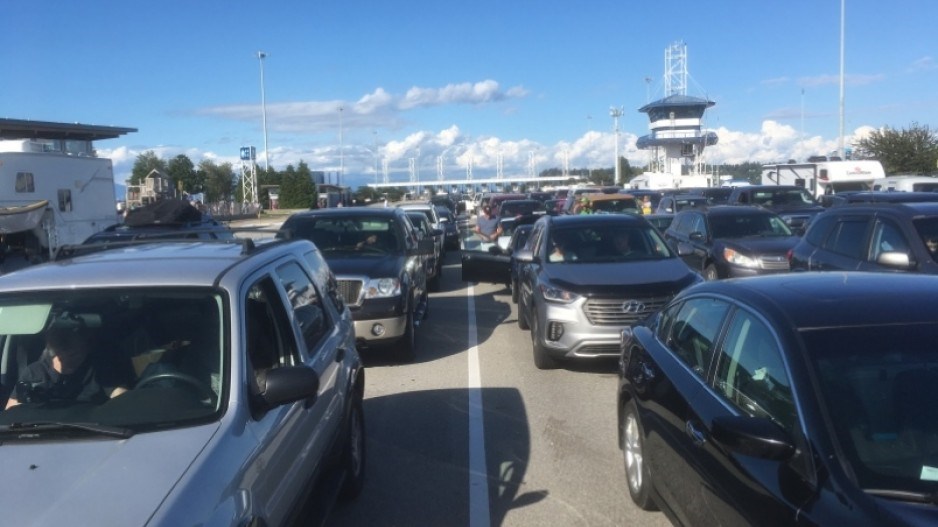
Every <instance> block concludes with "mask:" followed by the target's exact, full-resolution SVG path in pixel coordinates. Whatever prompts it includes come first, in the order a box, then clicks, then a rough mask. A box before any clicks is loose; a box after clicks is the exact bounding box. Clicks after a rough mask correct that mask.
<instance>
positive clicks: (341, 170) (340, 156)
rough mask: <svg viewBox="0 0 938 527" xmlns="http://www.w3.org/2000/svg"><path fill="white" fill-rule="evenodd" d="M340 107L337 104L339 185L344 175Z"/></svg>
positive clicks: (343, 147)
mask: <svg viewBox="0 0 938 527" xmlns="http://www.w3.org/2000/svg"><path fill="white" fill-rule="evenodd" d="M342 109H343V108H342V107H341V106H339V178H338V179H339V186H340V187H341V186H342V179H343V178H344V176H345V142H344V139H343V137H342V133H343V131H344V125H343V123H342Z"/></svg>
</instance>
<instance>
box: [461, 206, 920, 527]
mask: <svg viewBox="0 0 938 527" xmlns="http://www.w3.org/2000/svg"><path fill="white" fill-rule="evenodd" d="M751 190H752V192H750V193H748V194H746V195H747V196H748V197H749V199H765V197H766V196H774V197H776V199H778V198H779V197H782V199H781V200H780V201H784V199H786V198H788V197H789V196H788V194H789V193H787V192H786V193H780V194H774V193H771V192H766V191H765V190H764V189H758V188H756V189H751ZM786 190H787V189H786ZM740 194H742V193H738V192H737V199H738V195H740ZM790 194H792V195H794V196H795V198H794V199H796V200H800V199H802V196H801V194H800V193H795V192H792V193H790ZM897 194H898V193H897ZM936 198H938V195H936V194H933V195H932V196H930V197H926V196H910V195H907V196H901V197H887V196H880V195H876V196H859V195H858V196H856V197H853V196H851V197H849V198H848V197H846V196H845V197H844V198H843V200H842V204H835V206H832V207H830V208H829V209H826V210H822V211H817V210H814V209H813V207H810V206H809V207H802V206H801V205H800V203H796V204H795V205H794V206H793V208H791V209H786V212H787V214H788V215H787V216H782V215H781V214H779V213H777V212H773V211H772V210H769V208H768V207H766V206H751V205H750V206H743V205H713V204H710V205H707V206H704V207H693V208H689V209H685V210H681V211H679V212H678V213H677V214H675V215H674V216H673V222H672V223H671V225H670V226H669V227H668V228H666V229H664V230H663V231H659V230H657V229H655V228H653V227H652V226H651V225H650V223H649V222H648V221H647V218H646V217H645V216H642V215H637V214H625V215H621V216H614V215H576V216H573V215H569V216H564V215H560V216H550V215H544V216H542V217H540V218H538V219H537V220H536V221H535V222H534V224H533V227H531V230H530V232H529V233H526V236H527V239H526V241H524V242H521V243H514V242H513V243H512V244H511V251H510V252H509V253H508V254H504V253H503V252H502V251H500V250H493V249H491V248H489V250H491V252H490V253H486V252H485V251H486V247H485V246H484V244H480V245H477V246H472V247H478V248H481V249H482V250H481V251H479V250H476V251H466V250H464V252H463V266H462V272H463V279H464V280H469V281H485V282H493V283H506V284H510V285H509V287H510V290H511V293H512V300H513V301H515V302H517V303H518V325H519V326H520V328H521V329H523V330H529V331H530V336H531V341H532V352H533V358H534V364H535V366H536V367H537V368H541V369H544V368H553V367H557V366H560V365H562V364H563V363H564V362H563V361H569V360H593V359H596V358H602V357H616V358H618V360H619V389H618V391H617V409H618V425H619V426H618V430H619V434H618V441H619V446H620V448H621V449H622V452H623V458H624V472H625V476H626V481H627V484H628V489H629V495H630V497H631V499H632V500H633V502H634V503H635V504H636V505H637V506H639V507H640V508H643V509H646V510H658V509H660V510H661V511H663V512H664V513H665V515H666V516H667V517H668V518H669V519H670V520H671V521H672V522H673V523H675V524H677V525H724V524H726V525H795V524H798V525H934V524H935V523H936V522H938V507H936V506H935V504H936V500H935V499H934V497H935V496H936V495H938V414H936V412H935V411H933V410H932V408H933V407H934V405H933V404H931V401H932V400H933V399H934V398H935V397H936V396H938V348H936V347H935V345H934V342H935V341H936V337H938V311H936V309H938V304H936V303H935V302H933V301H932V299H933V298H934V297H935V295H936V294H938V279H936V278H935V277H933V276H930V275H932V274H938V273H936V271H938V267H936V266H938V199H936ZM926 200H927V201H928V202H925V201H926ZM851 202H853V203H857V204H855V205H850V204H849V203H851ZM805 208H808V209H810V210H808V211H805V210H804V209H805ZM806 214H807V215H806ZM799 230H800V231H804V235H803V236H798V235H797V231H799ZM628 231H640V232H642V233H643V236H616V235H615V234H617V233H618V234H624V233H625V232H628ZM636 247H637V248H639V250H638V251H637V252H636V251H634V250H633V248H636ZM633 258H634V260H633ZM679 268H682V269H683V270H681V271H679V270H678V269H679ZM818 270H827V271H835V272H803V271H818ZM869 271H878V272H869ZM682 276H690V277H691V278H690V279H687V278H679V277H682ZM633 314H634V315H636V316H634V317H633V316H632V315H633Z"/></svg>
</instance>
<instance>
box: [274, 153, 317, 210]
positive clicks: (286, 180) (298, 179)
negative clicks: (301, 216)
mask: <svg viewBox="0 0 938 527" xmlns="http://www.w3.org/2000/svg"><path fill="white" fill-rule="evenodd" d="M318 198H319V193H318V192H317V189H316V184H315V183H313V178H312V172H310V170H309V167H308V166H307V165H306V163H305V162H303V161H300V165H299V168H295V167H294V166H293V165H287V168H286V170H285V171H284V172H283V175H282V177H281V181H280V208H282V209H314V208H316V206H317V200H318Z"/></svg>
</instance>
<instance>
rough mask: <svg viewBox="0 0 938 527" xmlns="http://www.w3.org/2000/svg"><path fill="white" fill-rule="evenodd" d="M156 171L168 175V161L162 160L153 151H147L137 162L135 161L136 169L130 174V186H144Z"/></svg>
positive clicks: (138, 157) (139, 156)
mask: <svg viewBox="0 0 938 527" xmlns="http://www.w3.org/2000/svg"><path fill="white" fill-rule="evenodd" d="M154 169H155V170H159V171H160V172H162V173H164V174H166V173H167V168H166V161H164V160H163V159H160V158H159V157H158V156H157V155H156V152H154V151H153V150H147V151H146V152H144V153H142V154H140V155H138V156H137V160H136V161H134V168H133V170H132V171H131V173H130V184H131V185H141V184H143V180H144V179H145V178H146V177H147V175H149V174H150V172H151V171H152V170H154Z"/></svg>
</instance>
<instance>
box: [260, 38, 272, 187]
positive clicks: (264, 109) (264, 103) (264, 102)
mask: <svg viewBox="0 0 938 527" xmlns="http://www.w3.org/2000/svg"><path fill="white" fill-rule="evenodd" d="M266 57H267V53H264V52H263V51H258V52H257V60H258V62H260V65H261V113H262V114H263V119H264V171H265V172H269V171H270V158H269V154H268V149H267V99H266V97H265V95H264V59H265V58H266Z"/></svg>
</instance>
